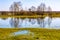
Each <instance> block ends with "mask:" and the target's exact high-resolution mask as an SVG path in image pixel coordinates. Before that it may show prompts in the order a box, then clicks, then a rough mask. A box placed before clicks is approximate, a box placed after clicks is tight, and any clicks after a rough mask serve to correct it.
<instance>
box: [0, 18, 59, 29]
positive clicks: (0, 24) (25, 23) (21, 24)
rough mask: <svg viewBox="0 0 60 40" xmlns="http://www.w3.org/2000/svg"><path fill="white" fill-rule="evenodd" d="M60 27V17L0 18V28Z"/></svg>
mask: <svg viewBox="0 0 60 40" xmlns="http://www.w3.org/2000/svg"><path fill="white" fill-rule="evenodd" d="M14 27H18V28H60V18H52V19H51V18H49V17H45V18H44V19H40V18H38V19H31V20H30V19H29V18H25V19H21V18H19V19H17V18H10V17H9V18H6V19H2V18H0V28H14Z"/></svg>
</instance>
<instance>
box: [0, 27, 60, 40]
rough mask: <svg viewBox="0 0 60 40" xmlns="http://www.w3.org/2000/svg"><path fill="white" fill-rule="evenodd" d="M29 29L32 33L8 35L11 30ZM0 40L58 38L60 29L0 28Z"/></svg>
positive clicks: (55, 39) (59, 39) (53, 39)
mask: <svg viewBox="0 0 60 40" xmlns="http://www.w3.org/2000/svg"><path fill="white" fill-rule="evenodd" d="M20 30H29V31H30V32H32V33H34V35H32V34H29V35H16V36H9V35H10V34H11V33H13V32H17V31H20ZM0 40H60V29H42V28H0Z"/></svg>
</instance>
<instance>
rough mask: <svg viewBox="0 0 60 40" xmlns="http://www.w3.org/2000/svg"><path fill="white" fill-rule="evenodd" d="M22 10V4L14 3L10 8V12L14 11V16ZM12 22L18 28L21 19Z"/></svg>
mask: <svg viewBox="0 0 60 40" xmlns="http://www.w3.org/2000/svg"><path fill="white" fill-rule="evenodd" d="M21 8H22V7H21V2H14V3H13V4H12V5H11V6H10V8H9V10H10V11H13V16H14V14H15V13H14V12H19V11H21V10H22V9H21ZM11 21H12V22H13V24H14V27H18V23H19V18H12V19H11Z"/></svg>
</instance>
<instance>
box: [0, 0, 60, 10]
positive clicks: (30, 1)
mask: <svg viewBox="0 0 60 40" xmlns="http://www.w3.org/2000/svg"><path fill="white" fill-rule="evenodd" d="M14 1H15V2H18V1H21V3H22V7H23V8H24V9H28V8H30V7H31V6H35V7H37V6H39V5H40V4H41V3H45V4H46V6H50V7H51V8H52V10H53V11H60V0H0V11H7V10H9V7H10V5H11V4H12V3H13V2H14Z"/></svg>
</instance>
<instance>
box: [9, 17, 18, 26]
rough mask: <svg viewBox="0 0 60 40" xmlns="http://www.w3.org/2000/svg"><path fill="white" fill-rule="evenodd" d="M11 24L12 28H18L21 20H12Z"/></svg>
mask: <svg viewBox="0 0 60 40" xmlns="http://www.w3.org/2000/svg"><path fill="white" fill-rule="evenodd" d="M10 24H11V26H13V27H18V24H19V19H18V18H11V20H10Z"/></svg>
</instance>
